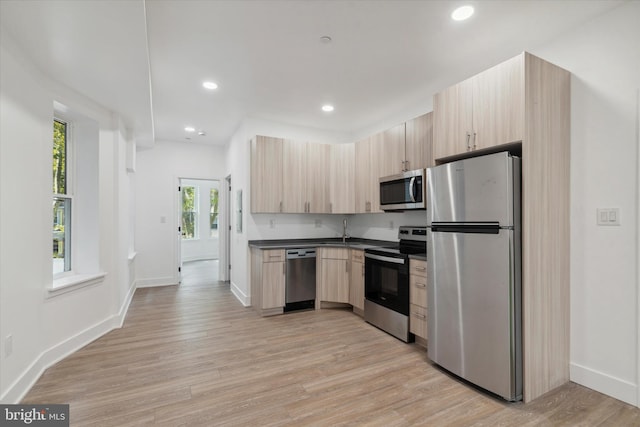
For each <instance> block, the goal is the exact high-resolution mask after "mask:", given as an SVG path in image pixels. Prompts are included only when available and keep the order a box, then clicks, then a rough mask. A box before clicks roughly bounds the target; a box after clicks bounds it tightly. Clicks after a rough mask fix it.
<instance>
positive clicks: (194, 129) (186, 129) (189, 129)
mask: <svg viewBox="0 0 640 427" xmlns="http://www.w3.org/2000/svg"><path fill="white" fill-rule="evenodd" d="M184 130H185V131H187V132H195V131H196V128H194V127H192V126H187V127H186V128H184Z"/></svg>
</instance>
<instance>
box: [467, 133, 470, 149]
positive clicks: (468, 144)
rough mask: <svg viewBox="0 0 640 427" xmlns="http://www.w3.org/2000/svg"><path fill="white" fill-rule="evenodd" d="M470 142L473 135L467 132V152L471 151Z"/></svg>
mask: <svg viewBox="0 0 640 427" xmlns="http://www.w3.org/2000/svg"><path fill="white" fill-rule="evenodd" d="M470 140H471V134H470V133H469V132H467V151H471V144H470Z"/></svg>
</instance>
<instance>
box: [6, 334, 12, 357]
mask: <svg viewBox="0 0 640 427" xmlns="http://www.w3.org/2000/svg"><path fill="white" fill-rule="evenodd" d="M11 353H13V335H7V337H6V338H5V339H4V356H5V357H9V356H11Z"/></svg>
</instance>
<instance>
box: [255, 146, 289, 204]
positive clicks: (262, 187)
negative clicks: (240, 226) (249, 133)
mask: <svg viewBox="0 0 640 427" xmlns="http://www.w3.org/2000/svg"><path fill="white" fill-rule="evenodd" d="M282 146H283V140H282V138H271V137H268V136H256V137H255V138H254V139H253V140H252V141H251V212H252V213H257V212H269V213H270V212H282V202H283V200H282Z"/></svg>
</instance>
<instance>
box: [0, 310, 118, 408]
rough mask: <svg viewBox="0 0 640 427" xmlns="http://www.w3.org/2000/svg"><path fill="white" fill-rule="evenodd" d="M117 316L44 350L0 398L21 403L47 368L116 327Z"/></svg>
mask: <svg viewBox="0 0 640 427" xmlns="http://www.w3.org/2000/svg"><path fill="white" fill-rule="evenodd" d="M117 318H118V316H111V317H109V318H107V319H105V320H103V321H102V322H100V323H97V324H95V325H93V326H91V327H89V328H87V329H85V330H84V331H82V332H80V333H78V334H76V335H74V336H72V337H70V338H68V339H66V340H64V341H62V342H61V343H59V344H56V345H55V346H53V347H51V348H49V349H48V350H45V351H44V352H42V353H41V354H40V356H39V357H38V358H37V359H36V360H34V361H33V363H31V365H29V367H28V368H27V369H26V370H25V371H24V372H23V373H22V375H20V377H19V378H18V379H17V380H16V381H15V382H14V383H13V384H11V386H9V388H8V389H7V392H6V393H5V395H4V396H2V399H0V400H1V401H2V402H8V403H9V402H10V403H19V402H20V400H22V398H23V397H24V396H25V395H26V394H27V392H28V391H29V390H30V389H31V387H33V385H34V384H35V383H36V381H38V379H39V378H40V376H41V375H42V374H43V373H44V371H45V370H46V369H47V368H49V367H50V366H52V365H54V364H56V363H58V362H59V361H60V360H62V359H64V358H65V357H67V356H69V355H70V354H71V353H73V352H75V351H78V350H80V349H81V348H82V347H84V346H85V345H87V344H89V343H90V342H92V341H95V340H96V339H98V338H100V337H101V336H103V335H104V334H106V333H107V332H110V331H111V330H113V329H116V328H117V326H116V323H117Z"/></svg>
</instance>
